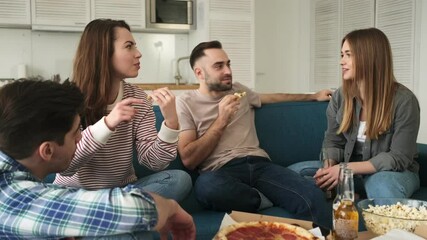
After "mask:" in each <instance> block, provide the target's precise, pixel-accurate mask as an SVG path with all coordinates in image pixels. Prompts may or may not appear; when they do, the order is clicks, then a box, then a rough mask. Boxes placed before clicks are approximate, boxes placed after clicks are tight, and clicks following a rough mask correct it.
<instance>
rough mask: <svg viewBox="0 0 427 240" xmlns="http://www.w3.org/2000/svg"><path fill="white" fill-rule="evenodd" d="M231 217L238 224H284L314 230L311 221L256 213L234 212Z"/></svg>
mask: <svg viewBox="0 0 427 240" xmlns="http://www.w3.org/2000/svg"><path fill="white" fill-rule="evenodd" d="M230 217H231V218H232V219H233V220H234V221H236V222H249V221H268V222H283V223H289V224H293V225H297V226H300V227H302V228H305V229H307V230H310V229H312V228H313V223H312V222H310V221H304V220H298V219H292V218H282V217H274V216H267V215H261V214H255V213H247V212H239V211H232V212H231V213H230Z"/></svg>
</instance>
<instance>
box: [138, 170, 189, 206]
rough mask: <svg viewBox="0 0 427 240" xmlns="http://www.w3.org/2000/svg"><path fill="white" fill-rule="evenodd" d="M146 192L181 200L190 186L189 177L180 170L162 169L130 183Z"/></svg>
mask: <svg viewBox="0 0 427 240" xmlns="http://www.w3.org/2000/svg"><path fill="white" fill-rule="evenodd" d="M132 184H133V185H135V186H136V187H139V188H141V189H143V190H144V191H146V192H152V193H156V194H159V195H160V196H162V197H165V198H170V199H174V200H176V201H177V202H179V201H182V200H183V199H184V198H185V197H186V196H187V195H188V193H190V191H191V188H192V182H191V177H190V175H189V174H188V173H186V172H185V171H182V170H164V171H161V172H157V173H154V174H151V175H148V176H146V177H143V178H141V179H138V181H136V182H134V183H132Z"/></svg>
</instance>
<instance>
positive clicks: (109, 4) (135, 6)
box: [91, 0, 145, 31]
mask: <svg viewBox="0 0 427 240" xmlns="http://www.w3.org/2000/svg"><path fill="white" fill-rule="evenodd" d="M91 16H92V19H97V18H111V19H117V20H125V21H126V23H127V24H129V26H130V28H131V29H132V31H138V30H142V29H144V28H145V1H144V0H126V1H121V0H91Z"/></svg>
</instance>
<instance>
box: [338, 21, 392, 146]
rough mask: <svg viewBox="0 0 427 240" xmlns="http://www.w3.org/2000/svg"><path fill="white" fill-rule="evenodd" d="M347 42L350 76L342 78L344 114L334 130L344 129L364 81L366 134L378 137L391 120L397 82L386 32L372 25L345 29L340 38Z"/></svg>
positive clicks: (353, 119) (340, 130)
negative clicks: (338, 125)
mask: <svg viewBox="0 0 427 240" xmlns="http://www.w3.org/2000/svg"><path fill="white" fill-rule="evenodd" d="M345 41H347V43H348V44H349V46H350V51H351V53H352V58H353V59H352V60H353V69H354V79H352V80H343V94H344V115H343V120H342V123H341V125H340V128H339V129H338V133H342V132H347V131H348V130H349V129H350V128H351V127H352V126H353V121H357V119H355V118H356V116H355V105H356V104H355V99H360V93H359V86H360V84H362V83H363V84H364V88H363V89H364V93H363V96H364V102H363V106H364V107H366V108H367V109H366V110H367V111H366V113H367V115H366V132H365V134H366V136H367V137H368V138H369V139H378V137H379V135H381V134H382V133H384V132H385V131H387V130H388V129H389V128H390V127H391V124H392V120H393V114H394V112H393V97H394V94H395V91H396V89H397V86H398V83H397V82H396V79H395V77H394V74H393V59H392V53H391V47H390V42H389V41H388V39H387V36H386V35H385V34H384V33H383V32H382V31H380V30H379V29H376V28H368V29H360V30H355V31H352V32H350V33H348V34H347V35H346V36H345V37H344V38H343V40H342V44H341V46H342V45H343V44H344V42H345Z"/></svg>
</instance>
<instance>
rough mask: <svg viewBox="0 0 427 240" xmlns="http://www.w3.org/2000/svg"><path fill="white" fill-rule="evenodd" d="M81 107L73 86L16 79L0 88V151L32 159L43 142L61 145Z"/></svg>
mask: <svg viewBox="0 0 427 240" xmlns="http://www.w3.org/2000/svg"><path fill="white" fill-rule="evenodd" d="M82 108H83V95H82V93H81V92H80V90H79V88H77V87H76V86H75V85H74V84H72V83H70V82H68V81H67V82H64V83H63V84H61V83H57V82H52V81H49V80H47V81H40V80H28V79H22V80H16V81H15V82H13V83H10V84H7V85H5V86H3V87H2V88H1V89H0V150H1V151H3V152H5V153H6V154H7V155H9V156H10V157H12V158H15V159H23V158H27V157H29V156H31V154H33V152H34V151H35V149H36V148H37V147H38V146H39V145H40V144H41V143H43V142H45V141H55V142H56V143H58V144H59V145H63V144H64V137H65V134H66V133H67V132H68V131H70V129H71V128H72V126H73V123H74V120H75V117H76V116H77V114H81V111H82Z"/></svg>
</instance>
